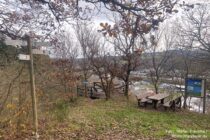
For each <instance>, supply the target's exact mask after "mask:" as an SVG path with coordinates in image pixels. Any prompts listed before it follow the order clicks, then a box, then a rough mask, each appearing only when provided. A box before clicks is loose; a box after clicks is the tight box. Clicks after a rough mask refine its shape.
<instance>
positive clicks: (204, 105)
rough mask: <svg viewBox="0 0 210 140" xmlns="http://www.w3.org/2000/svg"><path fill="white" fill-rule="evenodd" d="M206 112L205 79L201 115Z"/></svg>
mask: <svg viewBox="0 0 210 140" xmlns="http://www.w3.org/2000/svg"><path fill="white" fill-rule="evenodd" d="M205 112H206V79H205V80H204V95H203V114H205Z"/></svg>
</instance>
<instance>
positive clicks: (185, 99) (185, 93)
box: [183, 77, 187, 109]
mask: <svg viewBox="0 0 210 140" xmlns="http://www.w3.org/2000/svg"><path fill="white" fill-rule="evenodd" d="M186 106H187V77H185V89H184V106H183V107H184V109H186Z"/></svg>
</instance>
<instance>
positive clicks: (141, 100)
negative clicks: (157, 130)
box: [136, 91, 155, 106]
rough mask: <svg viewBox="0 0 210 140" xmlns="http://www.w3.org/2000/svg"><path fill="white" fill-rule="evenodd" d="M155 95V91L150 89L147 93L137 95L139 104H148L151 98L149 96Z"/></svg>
mask: <svg viewBox="0 0 210 140" xmlns="http://www.w3.org/2000/svg"><path fill="white" fill-rule="evenodd" d="M153 95H155V93H154V92H153V91H148V92H146V93H143V94H138V95H136V98H137V101H138V106H140V105H141V103H144V106H146V103H147V102H148V101H149V100H150V99H148V97H149V96H153Z"/></svg>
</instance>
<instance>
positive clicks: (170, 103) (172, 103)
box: [163, 93, 182, 111]
mask: <svg viewBox="0 0 210 140" xmlns="http://www.w3.org/2000/svg"><path fill="white" fill-rule="evenodd" d="M181 97H182V94H181V93H176V94H171V95H170V96H168V97H167V98H165V99H164V104H163V107H164V108H165V110H166V109H167V108H173V110H174V111H175V108H176V105H177V104H179V108H181Z"/></svg>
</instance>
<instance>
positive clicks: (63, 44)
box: [54, 32, 78, 93]
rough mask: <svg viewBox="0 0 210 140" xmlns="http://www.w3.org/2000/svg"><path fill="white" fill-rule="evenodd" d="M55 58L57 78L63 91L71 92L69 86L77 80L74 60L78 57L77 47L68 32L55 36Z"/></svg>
mask: <svg viewBox="0 0 210 140" xmlns="http://www.w3.org/2000/svg"><path fill="white" fill-rule="evenodd" d="M54 50H55V54H54V55H56V60H55V62H54V64H55V65H56V69H58V71H57V74H56V75H57V78H58V79H60V84H61V85H62V86H63V87H64V91H65V93H67V92H72V90H71V87H73V86H74V85H75V82H76V81H77V74H76V72H75V71H76V70H75V69H76V61H77V57H78V49H77V48H76V46H75V42H73V38H72V35H71V34H70V33H68V32H67V33H62V34H59V35H58V36H57V42H56V43H55V44H54Z"/></svg>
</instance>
